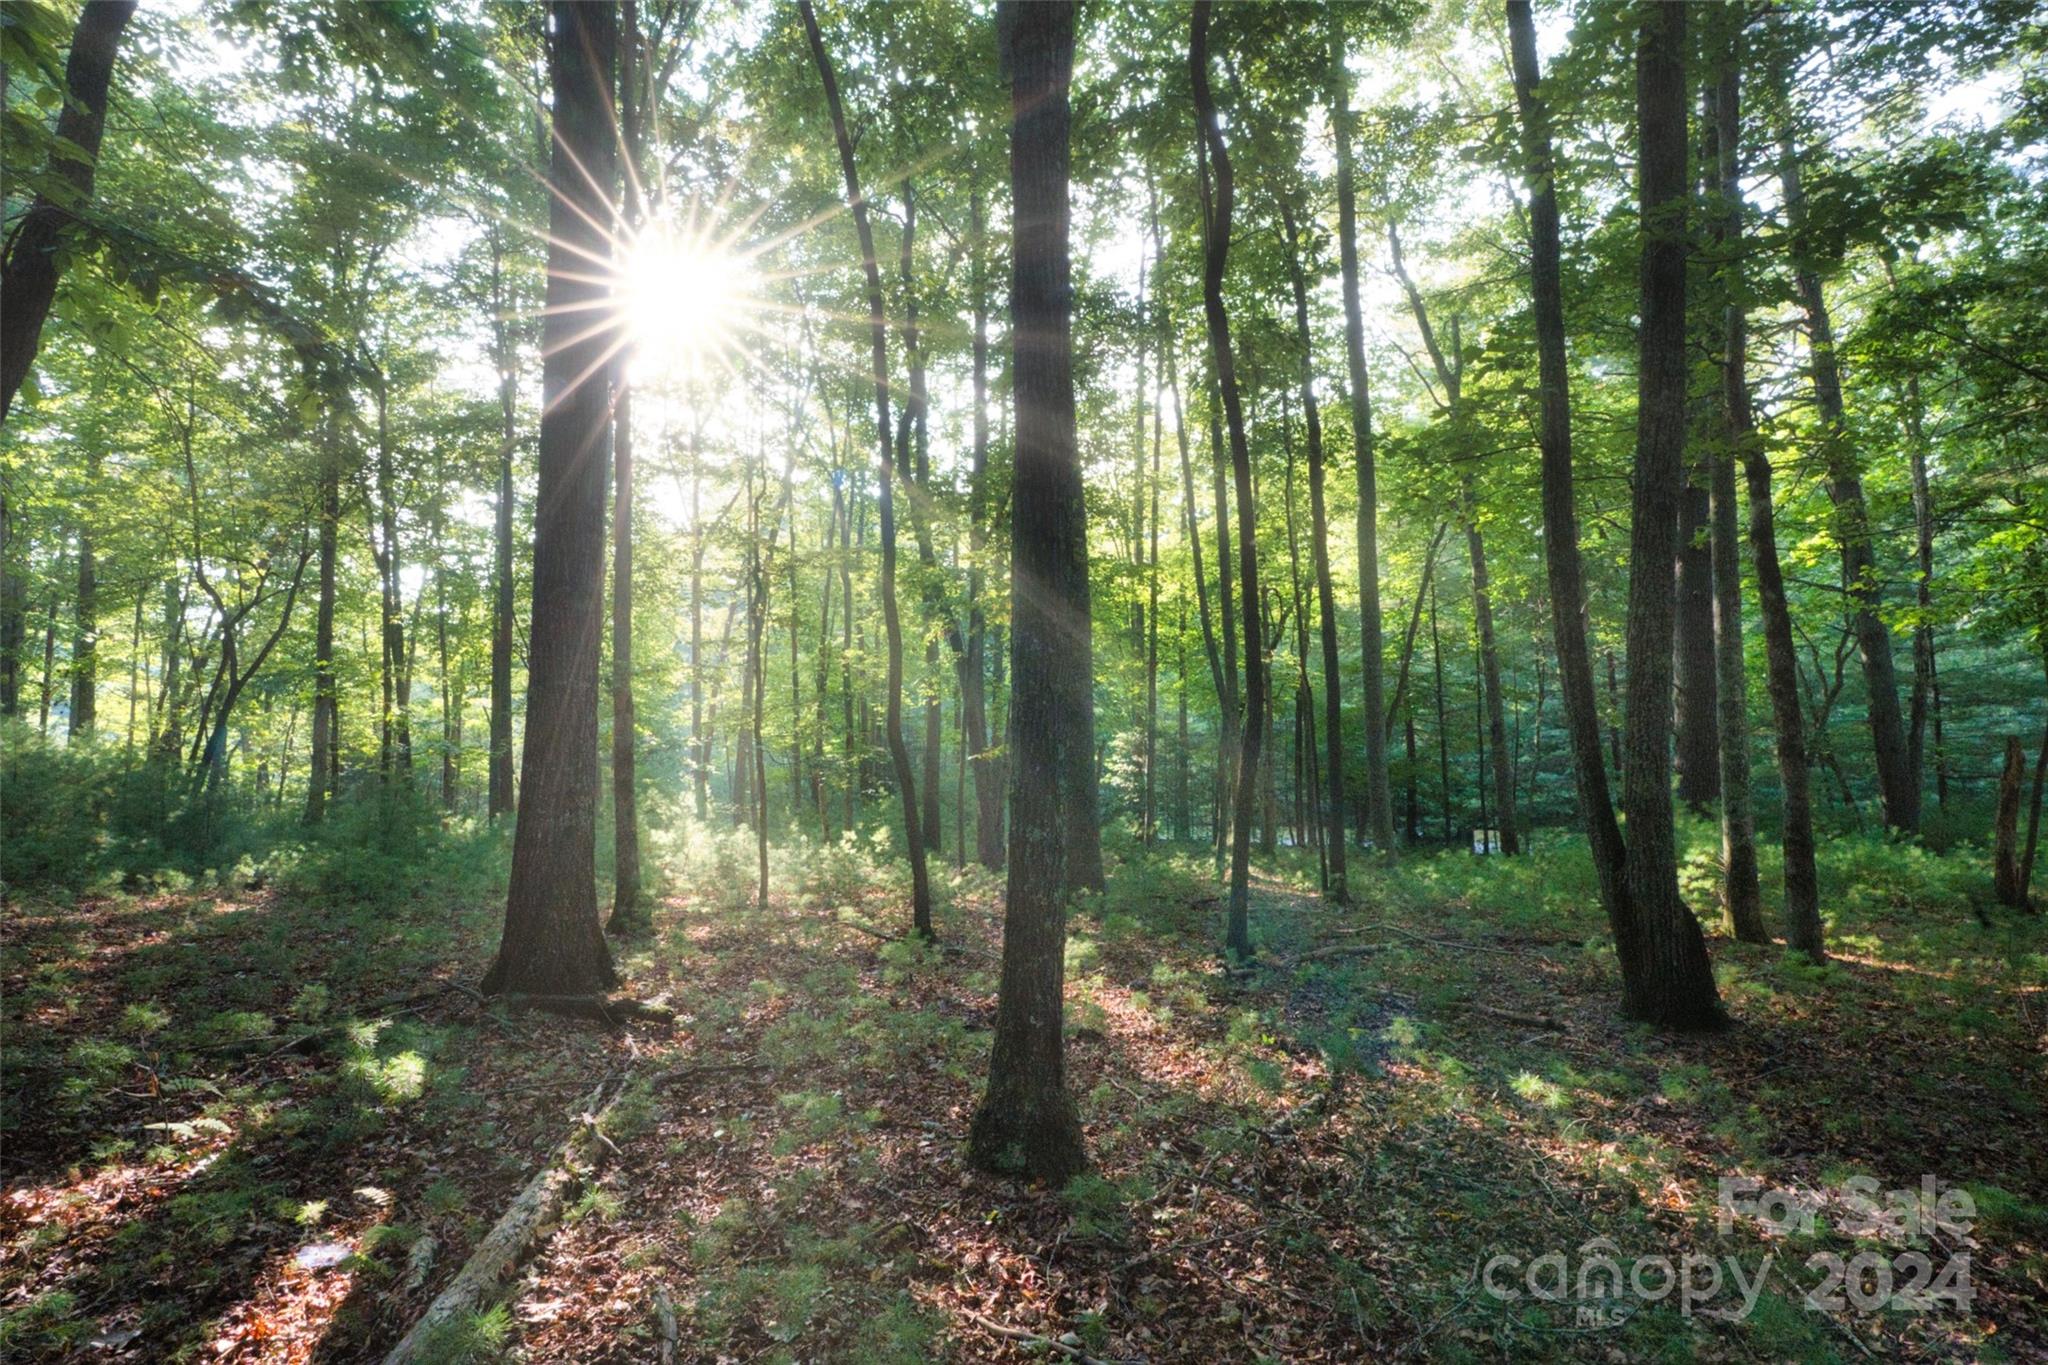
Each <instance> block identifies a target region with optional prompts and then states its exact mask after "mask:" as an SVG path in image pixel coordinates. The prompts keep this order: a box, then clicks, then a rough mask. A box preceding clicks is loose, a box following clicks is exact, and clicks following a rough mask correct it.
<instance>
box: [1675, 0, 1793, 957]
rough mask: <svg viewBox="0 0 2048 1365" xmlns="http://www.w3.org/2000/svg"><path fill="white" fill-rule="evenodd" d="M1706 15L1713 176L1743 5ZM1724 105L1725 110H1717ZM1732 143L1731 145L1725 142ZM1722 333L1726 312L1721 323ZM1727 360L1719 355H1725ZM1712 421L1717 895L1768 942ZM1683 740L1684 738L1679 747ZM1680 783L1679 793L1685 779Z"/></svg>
mask: <svg viewBox="0 0 2048 1365" xmlns="http://www.w3.org/2000/svg"><path fill="white" fill-rule="evenodd" d="M1710 13H1711V14H1712V19H1711V20H1710V22H1711V23H1712V24H1713V25H1715V26H1716V27H1718V28H1720V29H1721V30H1722V31H1724V32H1725V33H1726V34H1727V35H1728V37H1727V39H1726V41H1725V42H1724V43H1723V44H1722V45H1721V47H1720V49H1719V52H1718V54H1717V55H1718V61H1717V62H1716V72H1715V81H1714V84H1713V85H1712V86H1710V87H1708V89H1707V91H1706V97H1705V108H1704V111H1703V112H1704V114H1705V116H1706V117H1705V118H1704V119H1703V120H1702V122H1704V123H1705V124H1706V128H1707V136H1706V143H1707V150H1708V152H1709V158H1708V159H1709V167H1708V169H1707V171H1706V174H1707V176H1708V177H1710V179H1709V183H1712V182H1713V181H1714V180H1717V179H1720V177H1721V171H1720V164H1721V155H1722V153H1721V143H1722V139H1723V138H1726V139H1728V140H1729V141H1730V143H1731V144H1732V143H1733V142H1734V141H1735V139H1737V138H1738V137H1739V135H1740V130H1741V121H1740V118H1739V116H1738V115H1737V113H1736V108H1737V101H1738V99H1739V98H1740V87H1739V81H1740V79H1741V67H1740V62H1739V49H1738V47H1737V45H1736V44H1737V41H1738V38H1739V32H1740V30H1739V27H1738V26H1739V24H1740V22H1741V19H1740V11H1735V10H1730V11H1726V12H1723V11H1711V12H1710ZM1724 108H1725V109H1727V110H1728V111H1729V113H1728V114H1727V115H1726V116H1724V115H1723V114H1722V112H1721V111H1722V110H1723V109H1724ZM1731 150H1732V148H1731ZM1725 188H1726V187H1725V184H1724V185H1723V186H1722V189H1723V193H1722V195H1721V203H1720V208H1721V212H1720V214H1719V216H1718V219H1717V221H1716V222H1715V223H1714V225H1713V239H1714V246H1715V249H1716V251H1717V253H1718V256H1719V260H1718V261H1717V263H1716V265H1717V272H1718V278H1717V279H1716V281H1715V283H1714V287H1713V290H1712V293H1713V294H1714V295H1715V296H1718V297H1719V298H1720V300H1721V301H1722V304H1723V314H1724V318H1725V313H1726V309H1727V308H1729V307H1740V306H1741V305H1740V303H1739V301H1738V300H1739V297H1740V287H1739V283H1738V282H1737V281H1736V280H1734V279H1731V278H1730V276H1729V274H1728V272H1729V271H1731V270H1735V269H1737V268H1738V267H1737V266H1736V263H1735V259H1734V257H1733V255H1732V254H1731V253H1732V252H1733V250H1734V248H1735V245H1736V244H1737V243H1738V242H1739V241H1740V239H1741V236H1742V221H1741V197H1740V196H1741V190H1742V186H1741V182H1740V180H1739V178H1738V179H1737V181H1736V185H1735V194H1734V196H1732V197H1731V196H1729V195H1727V194H1726V193H1725ZM1722 326H1723V330H1724V332H1725V327H1726V324H1725V321H1723V323H1722ZM1724 360H1725V356H1724ZM1708 411H1709V412H1710V413H1711V416H1710V417H1709V418H1708V419H1707V424H1708V425H1709V427H1710V428H1711V434H1712V437H1713V439H1712V441H1711V442H1710V443H1709V446H1708V449H1707V452H1706V459H1707V461H1708V515H1709V520H1710V523H1711V534H1710V552H1711V556H1712V559H1713V590H1714V601H1713V607H1714V610H1713V649H1714V705H1715V717H1714V719H1715V725H1714V732H1715V740H1716V743H1717V745H1718V747H1719V749H1720V782H1719V787H1720V793H1719V795H1720V800H1721V904H1722V908H1723V909H1724V910H1725V911H1726V912H1727V915H1728V923H1729V926H1730V927H1731V928H1732V929H1733V930H1734V932H1735V937H1737V938H1738V939H1741V940H1742V941H1743V942H1744V943H1769V942H1770V941H1771V936H1770V933H1769V932H1768V931H1767V930H1766V929H1765V928H1764V915H1763V896H1762V891H1761V889H1760V888H1759V885H1758V881H1757V860H1756V807H1755V802H1754V798H1753V797H1752V795H1751V792H1750V782H1749V688H1748V683H1749V679H1748V674H1747V671H1746V670H1745V669H1744V667H1743V653H1742V540H1741V535H1742V532H1741V528H1740V526H1739V524H1738V516H1737V508H1736V493H1735V455H1736V452H1735V443H1734V441H1733V439H1732V437H1733V434H1734V433H1733V424H1732V423H1731V422H1730V420H1729V413H1728V408H1727V405H1726V404H1725V403H1723V402H1718V401H1715V402H1710V403H1709V405H1708ZM1680 747H1681V749H1682V748H1683V745H1681V746H1680ZM1679 791H1680V794H1681V796H1682V795H1683V793H1684V781H1683V779H1682V778H1681V780H1680V785H1679Z"/></svg>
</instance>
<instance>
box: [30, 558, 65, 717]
mask: <svg viewBox="0 0 2048 1365" xmlns="http://www.w3.org/2000/svg"><path fill="white" fill-rule="evenodd" d="M68 567H70V566H69V565H67V564H65V562H64V561H63V560H62V559H59V560H58V561H57V576H58V577H59V578H60V579H61V578H62V577H63V576H64V571H65V569H67V568H68ZM56 676H57V590H56V588H54V587H52V588H51V589H50V605H49V607H48V608H47V609H46V610H45V611H44V613H43V681H42V686H41V688H40V689H39V695H38V698H37V702H36V731H37V733H39V734H44V735H47V734H49V733H50V694H51V691H52V689H53V688H54V687H55V685H56Z"/></svg>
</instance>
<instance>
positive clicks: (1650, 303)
mask: <svg viewBox="0 0 2048 1365" xmlns="http://www.w3.org/2000/svg"><path fill="white" fill-rule="evenodd" d="M1645 15H1646V24H1647V27H1646V30H1645V33H1644V41H1643V44H1642V47H1641V48H1640V49H1639V53H1638V66H1639V71H1638V84H1637V90H1638V94H1637V99H1638V106H1639V118H1640V119H1641V122H1642V124H1643V128H1642V133H1643V139H1642V146H1643V175H1644V184H1643V187H1642V189H1643V193H1642V198H1643V203H1644V206H1645V209H1644V220H1645V221H1644V228H1645V243H1644V248H1645V249H1644V266H1643V296H1644V297H1643V314H1642V316H1643V339H1644V340H1643V363H1642V370H1643V374H1642V378H1641V380H1640V383H1641V384H1642V386H1643V387H1642V392H1641V395H1640V399H1641V402H1640V411H1639V416H1638V421H1639V432H1638V440H1639V449H1638V459H1637V471H1636V479H1635V484H1636V498H1637V507H1636V515H1635V523H1634V527H1633V528H1632V533H1631V534H1632V538H1633V539H1634V540H1637V541H1640V542H1641V543H1639V544H1636V545H1635V546H1634V553H1633V555H1632V562H1633V563H1634V564H1636V565H1637V566H1639V570H1638V572H1636V573H1633V574H1631V575H1630V600H1629V627H1630V631H1629V634H1630V653H1629V658H1630V669H1629V672H1630V687H1631V698H1632V702H1633V699H1634V697H1635V696H1636V695H1638V693H1640V695H1641V696H1642V698H1643V700H1642V701H1641V702H1635V703H1634V704H1632V706H1631V708H1630V712H1629V715H1628V748H1627V752H1626V754H1625V755H1624V757H1625V758H1626V759H1627V763H1626V765H1625V770H1624V784H1625V789H1626V796H1627V797H1628V798H1629V800H1630V805H1629V809H1630V812H1631V816H1630V822H1629V834H1630V845H1631V846H1625V845H1624V844H1623V842H1622V837H1621V829H1620V827H1619V825H1618V824H1617V822H1616V820H1615V816H1614V806H1613V803H1612V800H1611V798H1610V796H1609V793H1608V786H1607V769H1606V764H1605V762H1604V759H1603V756H1602V754H1601V751H1600V747H1601V746H1600V719H1599V709H1598V704H1597V702H1596V700H1595V697H1594V691H1593V665H1592V655H1591V652H1590V650H1589V648H1588V645H1587V640H1586V620H1585V615H1586V594H1585V582H1584V577H1583V569H1582V565H1581V562H1580V558H1579V532H1578V509H1577V505H1576V504H1577V499H1576V496H1575V493H1574V489H1573V486H1572V437H1571V390H1570V371H1569V369H1568V368H1567V364H1566V358H1565V329H1564V287H1563V278H1562V270H1561V266H1560V257H1561V252H1560V249H1559V230H1558V209H1557V185H1556V180H1555V175H1556V161H1555V158H1554V157H1553V155H1552V150H1551V136H1550V110H1549V106H1548V104H1547V103H1546V102H1545V100H1544V99H1543V97H1542V95H1541V94H1540V92H1539V90H1538V86H1539V83H1540V80H1541V74H1540V71H1539V68H1538V66H1537V59H1536V26H1535V21H1534V19H1533V17H1532V15H1531V13H1530V8H1529V4H1528V0H1508V3H1507V20H1508V34H1509V46H1510V54H1511V58H1512V61H1513V65H1514V78H1515V102H1516V105H1517V107H1518V109H1519V111H1520V114H1521V135H1522V154H1523V162H1524V174H1525V176H1526V177H1527V181H1528V188H1529V231H1530V297H1531V302H1532V304H1533V307H1534V316H1535V323H1536V353H1537V365H1538V373H1539V384H1540V396H1541V423H1540V426H1539V429H1538V436H1539V441H1540V445H1541V448H1542V483H1543V524H1544V537H1543V538H1544V560H1545V567H1546V570H1547V575H1548V579H1549V585H1550V611H1551V628H1552V634H1553V636H1554V637H1555V640H1556V645H1557V658H1558V690H1559V693H1560V698H1561V700H1562V702H1563V705H1564V711H1565V728H1566V732H1567V734H1568V735H1569V737H1570V740H1571V753H1572V769H1573V775H1574V777H1575V778H1576V783H1577V787H1578V791H1579V808H1580V811H1581V812H1582V815H1583V818H1584V820H1585V824H1586V832H1587V837H1588V842H1589V843H1590V845H1591V848H1592V853H1593V864H1594V870H1595V872H1596V874H1597V875H1598V878H1599V882H1600V896H1601V900H1602V902H1603V904H1604V906H1605V908H1606V910H1607V917H1608V924H1609V927H1610V929H1611V931H1612V933H1613V935H1614V940H1615V948H1616V956H1617V958H1618V959H1619V962H1620V966H1621V972H1622V1009H1623V1012H1624V1013H1625V1014H1627V1015H1629V1016H1631V1017H1633V1018H1639V1019H1644V1020H1647V1021H1649V1022H1652V1023H1656V1024H1660V1025H1664V1026H1668V1027H1704V1026H1712V1025H1716V1024H1719V1023H1720V1022H1721V1020H1722V1018H1723V1015H1722V1012H1721V1007H1720V1002H1719V999H1718V997H1717V995H1716V993H1715V990H1714V978H1713V968H1712V964H1711V963H1710V962H1709V961H1708V959H1707V954H1706V943H1705V939H1704V936H1703V935H1702V934H1701V933H1700V929H1699V924H1698V922H1697V921H1696V920H1694V919H1693V918H1692V916H1691V914H1690V912H1688V911H1687V910H1686V909H1685V907H1684V905H1683V904H1681V903H1680V902H1679V900H1678V885H1677V867H1676V859H1675V850H1673V848H1672V846H1671V841H1672V834H1671V789H1670V757H1669V753H1668V744H1669V738H1670V724H1671V695H1670V681H1671V680H1670V676H1669V674H1670V667H1671V636H1670V631H1671V622H1672V617H1671V606H1670V592H1671V579H1670V577H1669V575H1668V574H1666V573H1664V572H1663V571H1662V566H1664V565H1668V564H1669V563H1670V562H1671V551H1672V541H1673V540H1674V539H1675V538H1676V534H1677V522H1676V509H1675V508H1674V507H1673V506H1672V505H1671V499H1672V497H1673V495H1674V492H1675V488H1676V484H1677V473H1678V464H1679V462H1680V458H1681V456H1682V447H1683V443H1684V437H1685V429H1684V418H1685V318H1684V293H1685V246H1684V237H1683V201H1684V194H1685V141H1686V139H1685V112H1686V99H1685V84H1684V70H1683V63H1682V60H1681V57H1682V52H1683V35H1684V12H1683V10H1682V8H1681V7H1679V6H1675V5H1671V6H1650V7H1648V9H1647V10H1646V11H1645ZM1674 157H1675V160H1674ZM1674 209H1676V210H1677V212H1676V213H1674V212H1673V210H1674ZM1652 230H1654V232H1655V236H1654V237H1652V236H1651V235H1650V234H1651V232H1652ZM1674 292H1675V306H1674ZM1646 454H1647V455H1648V457H1649V458H1648V460H1645V459H1644V456H1645V455H1646ZM1660 475H1661V478H1662V483H1661V486H1660V485H1659V476H1660ZM1646 551H1647V553H1646ZM1638 597H1640V598H1641V602H1640V603H1639V602H1638ZM1660 599H1661V601H1662V603H1663V611H1662V627H1663V628H1662V631H1661V632H1660V631H1659V630H1658V629H1657V628H1656V627H1657V625H1658V621H1657V615H1658V613H1657V611H1656V606H1657V603H1658V601H1659V600H1660ZM1639 639H1640V641H1641V645H1640V648H1641V649H1642V650H1643V651H1645V653H1644V654H1641V655H1639V654H1638V653H1637V649H1638V644H1637V641H1638V640H1639ZM1639 659H1640V660H1641V661H1642V662H1641V668H1642V669H1643V671H1645V672H1647V673H1651V674H1654V673H1656V672H1658V671H1661V672H1662V673H1663V674H1664V677H1663V679H1662V683H1661V688H1660V687H1659V686H1657V685H1655V684H1656V683H1657V680H1656V679H1655V678H1654V677H1651V678H1648V679H1640V680H1639V679H1638V678H1637V677H1636V674H1637V671H1638V668H1637V661H1638V660H1639ZM1639 684H1643V685H1640V686H1639ZM1639 710H1646V711H1647V714H1640V715H1639V714H1638V711H1639ZM1644 725H1647V726H1650V727H1651V728H1652V730H1653V731H1654V733H1653V734H1652V735H1651V736H1650V737H1649V738H1650V741H1651V742H1650V743H1647V744H1646V743H1645V742H1644V737H1643V736H1642V735H1641V734H1639V729H1640V727H1641V726H1644ZM1639 791H1640V794H1641V799H1640V802H1638V801H1637V799H1636V798H1637V796H1638V792H1639ZM1660 805H1661V811H1662V822H1661V823H1662V835H1663V837H1662V842H1661V846H1660V844H1659V840H1658V829H1657V826H1658V824H1659V820H1658V812H1659V808H1660ZM1638 809H1640V810H1641V812H1642V819H1643V825H1642V828H1641V830H1640V836H1641V838H1642V839H1643V841H1644V847H1643V848H1641V849H1636V848H1634V847H1632V845H1633V843H1634V841H1635V840H1636V838H1637V837H1638V833H1639V831H1638V827H1637V824H1636V820H1635V814H1634V812H1636V811H1637V810H1638ZM1639 887H1640V888H1642V891H1641V892H1639V891H1638V888H1639ZM1643 893H1647V894H1648V896H1650V897H1654V899H1649V900H1646V898H1645V895H1644V894H1643Z"/></svg>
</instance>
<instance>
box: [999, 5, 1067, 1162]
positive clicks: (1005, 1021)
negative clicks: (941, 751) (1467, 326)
mask: <svg viewBox="0 0 2048 1365" xmlns="http://www.w3.org/2000/svg"><path fill="white" fill-rule="evenodd" d="M1074 11H1075V7H1074V6H1073V5H1071V4H1067V3H1059V2H1057V0H1054V2H1046V0H1041V2H1040V3H1031V4H1024V3H1016V0H1004V3H1003V5H1002V6H1001V8H1000V10H999V11H998V17H997V31H998V34H999V36H1000V40H1001V43H1002V48H1003V54H1004V59H1005V65H1006V66H1007V67H1008V69H1009V73H1010V78H1011V122H1010V182H1011V202H1012V205H1013V209H1012V212H1013V215H1014V229H1013V241H1014V246H1013V250H1012V255H1011V289H1010V323H1011V327H1010V337H1011V347H1012V357H1013V358H1012V369H1011V374H1012V377H1013V386H1014V392H1015V401H1016V411H1017V426H1016V470H1015V477H1014V482H1013V484H1012V491H1011V495H1010V528H1011V545H1010V553H1011V580H1010V603H1011V635H1010V661H1011V669H1012V678H1013V683H1012V686H1013V693H1012V696H1013V698H1014V700H1013V701H1012V703H1011V709H1010V744H1011V750H1012V758H1011V763H1010V769H1011V785H1010V818H1011V830H1010V840H1011V850H1010V852H1011V857H1010V860H1009V884H1008V895H1007V897H1006V899H1005V903H1004V910H1003V964H1002V984H1001V988H1000V992H999V995H998V997H997V1005H996V1026H995V1043H994V1048H993V1050H992V1052H991V1054H990V1058H989V1079H988V1090H987V1092H986V1094H985V1095H984V1096H983V1098H982V1101H981V1105H980V1107H979V1108H977V1109H976V1110H975V1114H974V1120H973V1125H972V1129H971V1131H970V1133H969V1138H968V1156H969V1159H970V1160H971V1161H972V1163H973V1164H974V1165H975V1166H977V1167H979V1168H980V1169H982V1170H987V1171H996V1172H1002V1173H1007V1174H1013V1175H1027V1176H1032V1177H1035V1178H1037V1179H1041V1180H1044V1181H1046V1182H1047V1183H1048V1184H1051V1185H1054V1186H1058V1185H1060V1184H1063V1183H1064V1182H1065V1181H1067V1180H1068V1179H1070V1178H1071V1177H1072V1176H1074V1175H1076V1174H1078V1173H1079V1172H1080V1171H1082V1170H1083V1169H1085V1168H1086V1166H1087V1164H1088V1156H1087V1151H1086V1148H1085V1147H1084V1145H1083V1141H1082V1136H1081V1122H1080V1116H1079V1114H1078V1113H1077V1111H1076V1110H1075V1108H1074V1102H1073V1100H1072V1099H1071V1097H1069V1095H1068V1094H1067V1089H1066V1057H1065V1042H1064V1037H1063V1029H1062V1024H1061V1012H1062V1007H1063V1004H1064V999H1063V996H1064V990H1065V970H1066V969H1065V962H1066V905H1067V896H1068V889H1069V886H1070V884H1071V879H1070V878H1069V876H1068V875H1067V871H1066V868H1065V862H1066V859H1067V856H1068V853H1069V847H1068V828H1069V824H1068V820H1067V818H1066V816H1065V815H1064V813H1063V812H1062V811H1061V809H1060V806H1061V804H1062V803H1063V802H1064V801H1065V800H1066V799H1067V792H1068V788H1067V784H1066V782H1065V781H1064V780H1063V771H1064V770H1065V769H1068V768H1070V767H1071V766H1073V764H1074V763H1075V762H1076V761H1077V760H1078V761H1079V762H1082V763H1092V761H1093V757H1094V755H1093V753H1092V750H1093V747H1094V746H1093V736H1092V727H1090V726H1088V725H1086V724H1084V723H1083V722H1084V720H1085V712H1086V708H1087V707H1088V705H1089V702H1090V701H1091V700H1092V695H1091V694H1092V689H1093V658H1092V654H1093V649H1092V645H1091V642H1090V639H1089V631H1088V620H1089V586H1088V543H1087V517H1086V507H1085V504H1084V502H1083V495H1082V485H1081V469H1080V452H1079V449H1078V446H1077V443H1076V438H1075V425H1074V385H1073V348H1072V314H1071V309H1072V285H1071V281H1070V270H1071V266H1070V262H1069V257H1068V245H1067V235H1068V228H1069V222H1070V209H1069V206H1068V199H1067V195H1068V166H1069V162H1068V156H1069V152H1068V134H1069V129H1070V127H1071V121H1072V114H1071V111H1070V108H1069V105H1068V98H1067V91H1068V87H1069V85H1070V83H1071V81H1072V77H1073V56H1074ZM1076 750H1078V753H1077V752H1076Z"/></svg>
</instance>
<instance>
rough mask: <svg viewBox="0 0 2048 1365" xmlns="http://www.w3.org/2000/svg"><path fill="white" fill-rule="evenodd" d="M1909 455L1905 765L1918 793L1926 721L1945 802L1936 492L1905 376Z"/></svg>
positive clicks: (1913, 391) (1914, 384)
mask: <svg viewBox="0 0 2048 1365" xmlns="http://www.w3.org/2000/svg"><path fill="white" fill-rule="evenodd" d="M1906 435H1907V438H1908V439H1907V444H1906V449H1907V453H1908V455H1909V456H1910V468H1911V471H1912V478H1913V539H1914V548H1915V551H1916V552H1917V557H1918V560H1919V569H1920V573H1919V576H1918V577H1917V578H1916V579H1915V580H1914V583H1913V597H1914V605H1915V606H1916V607H1917V608H1918V609H1919V615H1918V617H1917V619H1916V620H1915V621H1914V623H1913V695H1912V701H1911V702H1910V703H1909V709H1908V712H1907V717H1908V719H1907V766H1908V767H1910V768H1911V769H1912V772H1913V787H1914V789H1915V790H1916V791H1917V790H1919V789H1920V786H1921V779H1922V776H1923V775H1924V773H1925V772H1926V767H1925V758H1926V751H1927V730H1928V723H1929V721H1930V720H1931V721H1932V722H1933V729H1934V795H1935V800H1937V801H1939V802H1940V803H1941V805H1942V806H1943V807H1946V806H1947V805H1948V753H1947V750H1946V749H1945V747H1944V746H1943V744H1942V737H1941V677H1940V673H1939V671H1938V670H1937V667H1936V661H1935V649H1934V622H1933V619H1932V617H1933V612H1934V494H1933V490H1932V489H1931V488H1930V487H1929V485H1928V480H1927V432H1926V429H1925V425H1924V419H1923V415H1922V403H1921V399H1920V376H1919V375H1917V374H1916V375H1910V376H1908V377H1907V379H1906Z"/></svg>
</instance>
